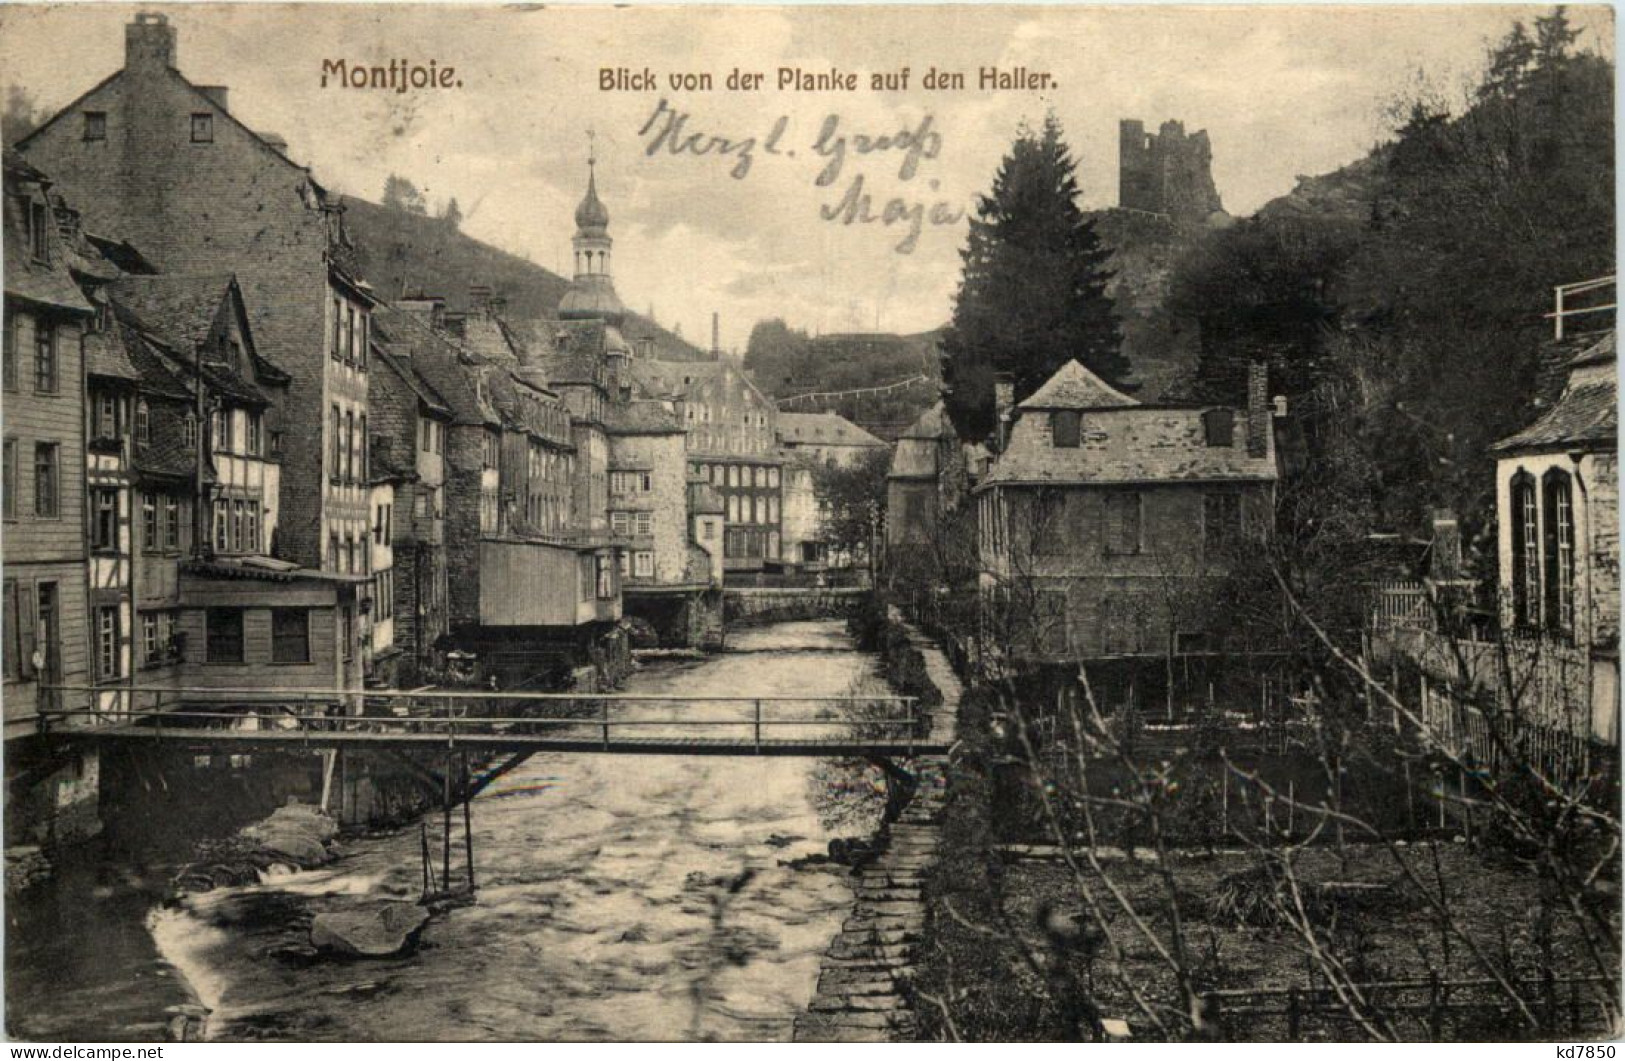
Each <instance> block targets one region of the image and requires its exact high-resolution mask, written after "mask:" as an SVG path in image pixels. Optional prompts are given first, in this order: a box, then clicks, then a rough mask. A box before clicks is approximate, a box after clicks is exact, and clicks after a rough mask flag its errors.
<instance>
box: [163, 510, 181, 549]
mask: <svg viewBox="0 0 1625 1061" xmlns="http://www.w3.org/2000/svg"><path fill="white" fill-rule="evenodd" d="M180 547H181V503H180V501H179V499H177V498H173V497H166V498H164V548H165V549H179V548H180Z"/></svg>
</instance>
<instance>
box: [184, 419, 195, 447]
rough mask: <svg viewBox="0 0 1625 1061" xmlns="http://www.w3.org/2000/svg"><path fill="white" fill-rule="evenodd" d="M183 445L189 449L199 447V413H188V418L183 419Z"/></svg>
mask: <svg viewBox="0 0 1625 1061" xmlns="http://www.w3.org/2000/svg"><path fill="white" fill-rule="evenodd" d="M181 445H183V446H185V447H186V448H187V449H195V448H196V447H197V414H196V413H187V414H186V419H185V420H182V421H181Z"/></svg>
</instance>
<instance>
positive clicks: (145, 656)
mask: <svg viewBox="0 0 1625 1061" xmlns="http://www.w3.org/2000/svg"><path fill="white" fill-rule="evenodd" d="M162 658H163V647H162V646H161V645H160V644H159V641H158V613H157V612H142V613H141V662H142V663H148V664H150V663H157V662H158V661H159V660H161V659H162Z"/></svg>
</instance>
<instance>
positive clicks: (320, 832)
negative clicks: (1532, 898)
mask: <svg viewBox="0 0 1625 1061" xmlns="http://www.w3.org/2000/svg"><path fill="white" fill-rule="evenodd" d="M338 831H339V827H338V823H337V822H335V821H334V820H333V819H332V818H329V817H328V816H327V815H326V814H323V813H322V812H321V810H320V809H318V808H316V807H312V806H309V805H308V804H302V803H290V804H288V805H287V806H285V807H278V808H277V809H276V811H275V812H274V813H273V814H272V815H271V816H270V817H269V818H266V819H265V820H264V821H261V822H257V823H255V824H253V825H250V826H248V827H247V828H245V829H241V830H239V831H238V833H237V834H236V835H235V836H232V837H229V838H227V839H225V840H218V841H209V842H205V843H201V844H199V845H198V848H197V857H196V858H195V859H194V860H193V861H192V863H191V864H190V865H188V866H187V867H186V868H185V869H183V870H182V871H181V872H180V873H179V874H178V875H177V876H176V878H175V887H176V888H177V889H178V890H180V891H183V892H206V891H211V890H213V889H215V888H228V887H234V886H237V885H242V884H255V883H258V882H259V881H260V880H262V879H264V878H267V877H274V876H280V875H283V874H286V873H288V872H290V871H292V870H300V869H312V868H314V867H316V866H320V865H323V864H325V863H327V862H331V861H332V860H333V857H334V850H333V840H334V838H335V837H336V836H338Z"/></svg>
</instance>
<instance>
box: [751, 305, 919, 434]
mask: <svg viewBox="0 0 1625 1061" xmlns="http://www.w3.org/2000/svg"><path fill="white" fill-rule="evenodd" d="M937 338H938V332H936V331H930V332H921V333H919V334H915V335H896V334H891V333H886V332H853V333H840V334H834V335H820V336H811V335H808V334H807V333H806V332H803V331H800V330H797V329H793V328H790V327H788V326H787V325H786V324H785V323H784V322H783V321H778V320H773V321H762V322H759V323H758V324H757V325H756V327H755V328H753V329H752V330H751V336H750V345H749V347H748V348H747V350H746V352H745V369H746V371H748V372H749V373H750V374H751V378H752V379H754V380H755V381H756V385H757V386H758V387H761V388H762V390H763V391H765V392H766V393H767V394H769V395H771V396H772V397H774V398H777V399H780V402H779V408H780V409H783V410H785V411H786V412H798V413H811V412H823V411H830V412H836V413H839V414H840V415H841V416H844V417H846V418H847V419H848V420H851V421H852V422H853V423H855V424H857V425H859V426H860V427H862V428H864V429H865V430H867V431H869V432H871V433H873V434H875V435H877V436H878V437H880V438H884V439H887V440H890V439H893V438H896V437H897V436H898V435H899V434H901V433H902V431H903V430H904V429H905V428H907V427H908V425H909V424H911V423H913V422H914V420H915V419H916V418H918V417H919V415H920V413H922V412H924V411H925V410H926V409H927V408H929V407H930V406H931V405H932V404H933V403H934V402H935V401H936V400H937V394H938V390H939V388H940V386H941V379H942V374H941V364H940V362H939V360H938V357H937ZM784 399H791V400H788V401H786V400H784Z"/></svg>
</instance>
